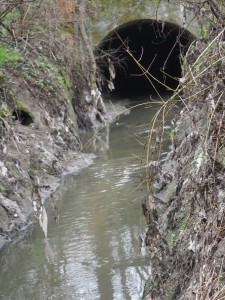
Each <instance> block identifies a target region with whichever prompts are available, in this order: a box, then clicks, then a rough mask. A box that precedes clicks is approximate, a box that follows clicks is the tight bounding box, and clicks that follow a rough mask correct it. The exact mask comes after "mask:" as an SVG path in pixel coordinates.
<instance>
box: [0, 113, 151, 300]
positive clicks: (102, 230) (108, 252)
mask: <svg viewBox="0 0 225 300" xmlns="http://www.w3.org/2000/svg"><path fill="white" fill-rule="evenodd" d="M153 114H154V110H152V111H147V110H146V109H144V108H140V107H139V108H138V109H137V110H134V111H133V112H131V113H130V114H129V115H127V116H124V117H122V118H121V119H120V120H119V123H118V124H114V125H113V126H112V128H111V130H110V134H109V131H108V129H107V128H106V131H105V132H104V133H103V135H102V137H103V139H102V140H101V138H100V137H96V139H95V140H94V145H93V146H94V148H95V149H96V150H98V151H100V152H101V151H103V152H104V155H102V156H99V158H98V159H97V160H96V162H95V164H94V165H92V166H91V167H90V168H88V169H85V170H83V171H82V172H81V173H80V175H79V176H75V177H73V176H71V177H70V178H68V179H67V182H66V183H65V186H64V187H63V188H62V189H61V190H59V191H58V194H57V195H55V197H56V198H57V199H59V201H58V203H57V205H58V209H59V224H58V226H57V225H56V224H55V223H54V222H53V220H54V213H53V211H52V209H51V208H50V205H49V208H48V209H47V211H48V215H49V228H48V240H47V241H45V239H44V236H43V233H42V231H41V229H40V228H36V229H34V231H33V232H32V233H31V234H30V235H29V236H28V237H27V238H26V240H24V241H22V242H20V243H19V244H17V245H16V246H11V247H10V248H9V249H7V250H6V251H5V253H4V255H2V256H1V257H0V299H7V300H9V299H21V300H24V299H26V300H29V299H37V300H38V299H57V300H58V299H63V300H71V299H76V300H89V299H90V300H94V299H102V300H108V299H115V300H120V299H121V300H126V299H132V300H138V299H140V298H141V295H142V291H143V285H144V281H145V279H146V278H147V277H148V274H149V272H150V270H149V267H148V265H149V263H148V255H147V251H146V250H145V249H144V248H142V249H140V235H142V236H143V235H144V231H145V220H144V219H143V217H142V215H141V209H140V199H141V197H143V194H142V191H141V189H138V190H137V189H136V187H137V186H138V185H139V184H140V173H139V172H140V161H138V159H137V157H140V156H141V154H142V151H143V148H142V146H141V145H140V144H138V143H137V141H136V136H137V135H141V134H142V132H145V131H146V130H147V128H148V123H149V122H150V120H151V117H152V115H153ZM121 124H122V125H121ZM135 124H136V125H137V126H134V125H135ZM140 125H142V126H140ZM144 126H146V127H145V128H144ZM103 141H104V142H103ZM137 199H139V200H137ZM51 220H52V221H51ZM140 250H141V251H140ZM45 251H47V253H48V255H47V256H46V255H45Z"/></svg>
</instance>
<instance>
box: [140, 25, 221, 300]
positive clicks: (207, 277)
mask: <svg viewBox="0 0 225 300" xmlns="http://www.w3.org/2000/svg"><path fill="white" fill-rule="evenodd" d="M223 34H224V29H221V30H219V31H218V32H217V33H215V35H213V37H212V38H211V39H210V40H207V41H205V42H199V41H198V42H197V43H195V44H193V45H192V47H190V49H189V53H188V54H187V58H186V62H185V64H184V77H183V78H182V79H181V81H182V86H183V88H182V89H183V96H182V101H183V104H184V108H183V110H182V112H181V114H180V116H179V118H178V120H177V125H176V131H177V132H176V135H175V138H174V143H173V146H172V150H171V152H170V153H169V154H168V157H167V160H166V162H165V163H164V164H163V166H159V167H158V168H157V170H154V173H157V180H155V181H154V183H153V188H152V191H153V194H149V195H148V197H146V199H145V201H144V202H143V213H144V215H145V217H146V220H147V225H148V230H147V235H146V239H145V242H146V245H147V246H148V247H149V250H150V256H151V276H150V279H149V281H148V282H147V284H146V293H145V295H144V299H146V300H147V299H148V300H150V299H155V300H156V299H157V300H162V299H163V300H170V299H171V300H172V299H173V300H175V299H187V300H190V299H202V300H203V299H204V300H206V299H223V298H224V296H225V289H224V286H225V277H224V271H225V264H224V245H225V190H224V188H225V179H224V171H225V164H224V155H225V153H224V142H225V118H224V101H225V99H224V90H225V82H224V78H225V70H224V53H225V48H224V41H223ZM159 174H160V176H159ZM159 199H160V200H161V201H160V200H159ZM162 201H163V202H162Z"/></svg>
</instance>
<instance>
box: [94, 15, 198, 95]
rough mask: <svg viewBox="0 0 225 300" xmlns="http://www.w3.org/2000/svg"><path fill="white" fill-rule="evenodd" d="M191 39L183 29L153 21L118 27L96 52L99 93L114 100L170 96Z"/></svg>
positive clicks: (189, 33) (143, 20)
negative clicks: (101, 92) (105, 94)
mask: <svg viewBox="0 0 225 300" xmlns="http://www.w3.org/2000/svg"><path fill="white" fill-rule="evenodd" d="M194 39H195V36H194V35H193V34H192V33H191V32H189V31H188V30H187V29H185V28H183V27H181V26H179V25H177V24H173V23H171V22H165V21H159V20H154V19H139V20H134V21H130V22H127V23H125V24H123V25H120V26H118V27H117V28H115V29H114V30H112V31H110V32H109V33H108V34H107V35H106V36H105V37H104V38H103V39H102V41H101V42H100V43H99V45H98V46H97V48H96V61H97V66H98V69H99V71H100V74H101V78H102V79H103V81H102V83H100V86H101V89H102V91H103V93H108V94H110V95H111V96H113V97H116V98H117V97H118V98H127V97H133V96H135V97H136V96H153V97H154V96H155V95H157V93H159V94H160V95H164V94H168V93H172V92H173V90H175V89H176V87H177V85H178V83H179V78H180V77H181V76H182V56H184V55H185V53H186V51H187V49H188V47H189V45H190V43H191V42H192V41H193V40H194ZM146 71H148V73H149V74H150V75H148V76H146V74H145V72H146ZM112 83H113V85H114V89H112V87H113V86H112ZM110 89H111V90H110Z"/></svg>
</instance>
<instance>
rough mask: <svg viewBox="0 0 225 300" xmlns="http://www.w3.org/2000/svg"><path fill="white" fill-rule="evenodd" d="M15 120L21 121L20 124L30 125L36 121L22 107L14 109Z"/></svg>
mask: <svg viewBox="0 0 225 300" xmlns="http://www.w3.org/2000/svg"><path fill="white" fill-rule="evenodd" d="M12 116H13V117H14V120H15V121H17V120H18V121H19V122H20V124H22V125H24V126H28V125H30V124H32V123H33V122H34V118H33V117H32V116H31V115H30V114H29V113H28V112H26V111H24V110H22V109H17V110H14V111H13V113H12Z"/></svg>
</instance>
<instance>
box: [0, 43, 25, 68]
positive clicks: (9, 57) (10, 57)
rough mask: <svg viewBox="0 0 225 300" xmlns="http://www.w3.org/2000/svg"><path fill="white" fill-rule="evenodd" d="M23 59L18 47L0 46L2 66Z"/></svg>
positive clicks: (0, 63) (0, 64)
mask: <svg viewBox="0 0 225 300" xmlns="http://www.w3.org/2000/svg"><path fill="white" fill-rule="evenodd" d="M21 59H22V55H21V53H20V52H19V50H18V49H16V48H9V47H8V46H1V47H0V67H4V66H5V65H7V64H8V63H15V62H18V61H20V60H21Z"/></svg>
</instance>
